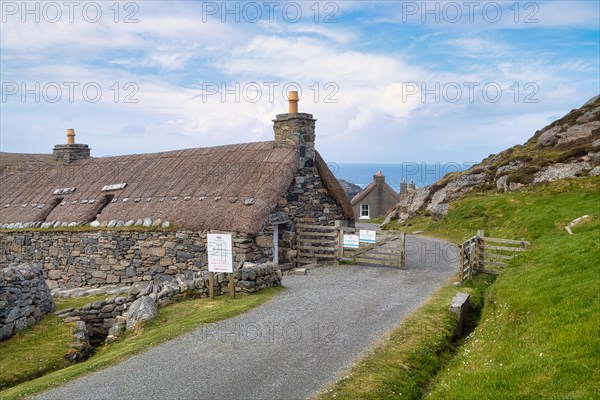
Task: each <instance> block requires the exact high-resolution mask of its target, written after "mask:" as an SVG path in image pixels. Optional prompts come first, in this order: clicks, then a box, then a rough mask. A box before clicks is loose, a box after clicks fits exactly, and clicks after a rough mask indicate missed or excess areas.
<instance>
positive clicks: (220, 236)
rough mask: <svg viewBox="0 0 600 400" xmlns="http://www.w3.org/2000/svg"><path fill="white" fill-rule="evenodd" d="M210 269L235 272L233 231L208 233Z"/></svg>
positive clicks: (211, 270)
mask: <svg viewBox="0 0 600 400" xmlns="http://www.w3.org/2000/svg"><path fill="white" fill-rule="evenodd" d="M206 239H207V240H206V241H207V243H208V244H207V246H206V247H207V252H206V253H207V255H208V270H209V271H210V272H233V245H232V240H231V233H207V234H206Z"/></svg>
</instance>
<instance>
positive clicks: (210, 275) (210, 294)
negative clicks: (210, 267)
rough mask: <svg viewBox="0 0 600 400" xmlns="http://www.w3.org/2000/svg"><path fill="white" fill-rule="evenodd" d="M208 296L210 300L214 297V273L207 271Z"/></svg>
mask: <svg viewBox="0 0 600 400" xmlns="http://www.w3.org/2000/svg"><path fill="white" fill-rule="evenodd" d="M208 297H209V298H210V299H211V300H214V299H215V273H214V272H209V273H208Z"/></svg>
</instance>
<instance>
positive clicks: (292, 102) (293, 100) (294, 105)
mask: <svg viewBox="0 0 600 400" xmlns="http://www.w3.org/2000/svg"><path fill="white" fill-rule="evenodd" d="M298 100H300V98H299V97H298V91H296V90H290V92H289V93H288V101H289V113H290V114H298Z"/></svg>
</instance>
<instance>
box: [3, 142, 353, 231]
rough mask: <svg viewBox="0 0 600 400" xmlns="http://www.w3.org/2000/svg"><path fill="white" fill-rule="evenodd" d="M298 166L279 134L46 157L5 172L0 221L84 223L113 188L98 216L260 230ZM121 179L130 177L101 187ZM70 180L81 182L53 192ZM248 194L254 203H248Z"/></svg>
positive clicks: (327, 174)
mask: <svg viewBox="0 0 600 400" xmlns="http://www.w3.org/2000/svg"><path fill="white" fill-rule="evenodd" d="M317 157H318V160H317V168H318V170H319V173H320V174H321V176H322V179H323V180H324V182H325V184H326V186H327V187H328V188H329V190H330V191H331V193H332V196H334V199H336V202H338V204H340V205H341V206H342V208H343V209H344V212H345V213H346V214H347V216H348V217H351V216H352V211H351V208H350V211H349V212H348V210H347V209H348V208H349V204H348V201H347V199H346V198H345V196H344V193H343V190H342V189H341V187H340V186H339V183H338V182H337V180H336V179H335V178H334V177H333V175H332V174H331V171H329V169H328V168H327V165H326V164H325V162H324V161H323V160H322V159H321V157H320V156H317ZM297 168H298V151H297V150H296V148H295V147H293V146H285V145H281V144H277V145H276V143H275V142H274V141H270V142H256V143H246V144H237V145H227V146H218V147H209V148H196V149H186V150H180V151H169V152H162V153H153V154H138V155H127V156H118V157H102V158H89V159H84V160H77V161H75V162H73V163H72V164H70V165H68V166H57V165H46V166H42V167H39V168H35V169H30V170H27V171H20V172H18V173H8V174H5V175H4V176H2V186H1V190H0V223H13V222H30V221H43V220H46V221H61V222H77V223H85V222H89V221H92V220H94V218H95V217H96V214H97V212H98V210H99V209H100V208H101V206H102V204H104V203H106V201H107V196H114V197H113V198H112V200H111V201H109V202H108V204H107V205H106V207H105V208H104V209H103V210H102V213H101V217H100V218H99V219H100V220H102V221H109V220H122V221H127V220H137V219H143V218H153V219H157V218H160V219H162V221H165V220H168V221H170V222H171V223H174V224H175V225H177V226H178V227H181V228H185V229H194V230H223V231H236V232H245V233H257V232H259V231H260V230H261V229H262V228H263V226H264V224H265V222H266V221H267V219H268V215H269V213H271V212H272V211H273V209H274V208H275V206H276V205H277V203H278V201H279V200H280V199H281V197H282V196H283V195H284V194H285V193H286V191H287V189H288V188H289V186H290V184H291V182H292V179H293V178H294V176H295V174H296V172H297ZM120 183H126V184H127V185H126V186H125V188H123V189H121V190H112V191H102V188H103V187H104V186H106V185H113V184H120ZM69 188H76V190H75V191H74V192H72V193H68V192H69V190H63V194H54V193H55V192H56V191H57V190H58V189H69ZM109 198H110V197H109ZM247 199H253V201H252V200H248V203H253V204H252V205H246V204H245V202H246V200H247ZM344 200H345V204H344ZM58 202H60V205H58V206H56V204H57V203H58Z"/></svg>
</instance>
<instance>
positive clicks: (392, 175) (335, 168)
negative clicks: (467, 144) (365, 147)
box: [327, 162, 475, 191]
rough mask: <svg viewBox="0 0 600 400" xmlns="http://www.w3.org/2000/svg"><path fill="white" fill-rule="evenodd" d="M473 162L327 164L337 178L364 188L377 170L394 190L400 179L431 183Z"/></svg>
mask: <svg viewBox="0 0 600 400" xmlns="http://www.w3.org/2000/svg"><path fill="white" fill-rule="evenodd" d="M474 164H475V163H433V164H432V163H418V162H404V163H402V164H347V163H335V162H329V163H327V165H328V166H329V169H331V172H333V174H334V175H335V176H336V178H338V179H343V180H345V181H347V182H350V183H354V184H356V185H358V186H360V187H361V188H363V189H364V188H365V187H366V186H367V185H368V184H369V183H371V182H372V181H373V175H375V174H376V173H377V172H378V171H381V173H382V174H383V175H384V176H385V182H386V183H387V184H388V185H390V186H391V187H392V188H393V189H395V190H396V191H399V190H400V183H401V182H402V179H406V182H407V183H410V181H411V180H412V181H413V182H414V183H415V185H416V186H417V188H419V187H423V186H428V185H431V184H432V183H435V182H436V181H438V180H440V179H441V178H443V177H444V176H445V175H446V174H448V173H450V172H457V171H463V170H465V169H468V168H469V167H471V166H472V165H474Z"/></svg>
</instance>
